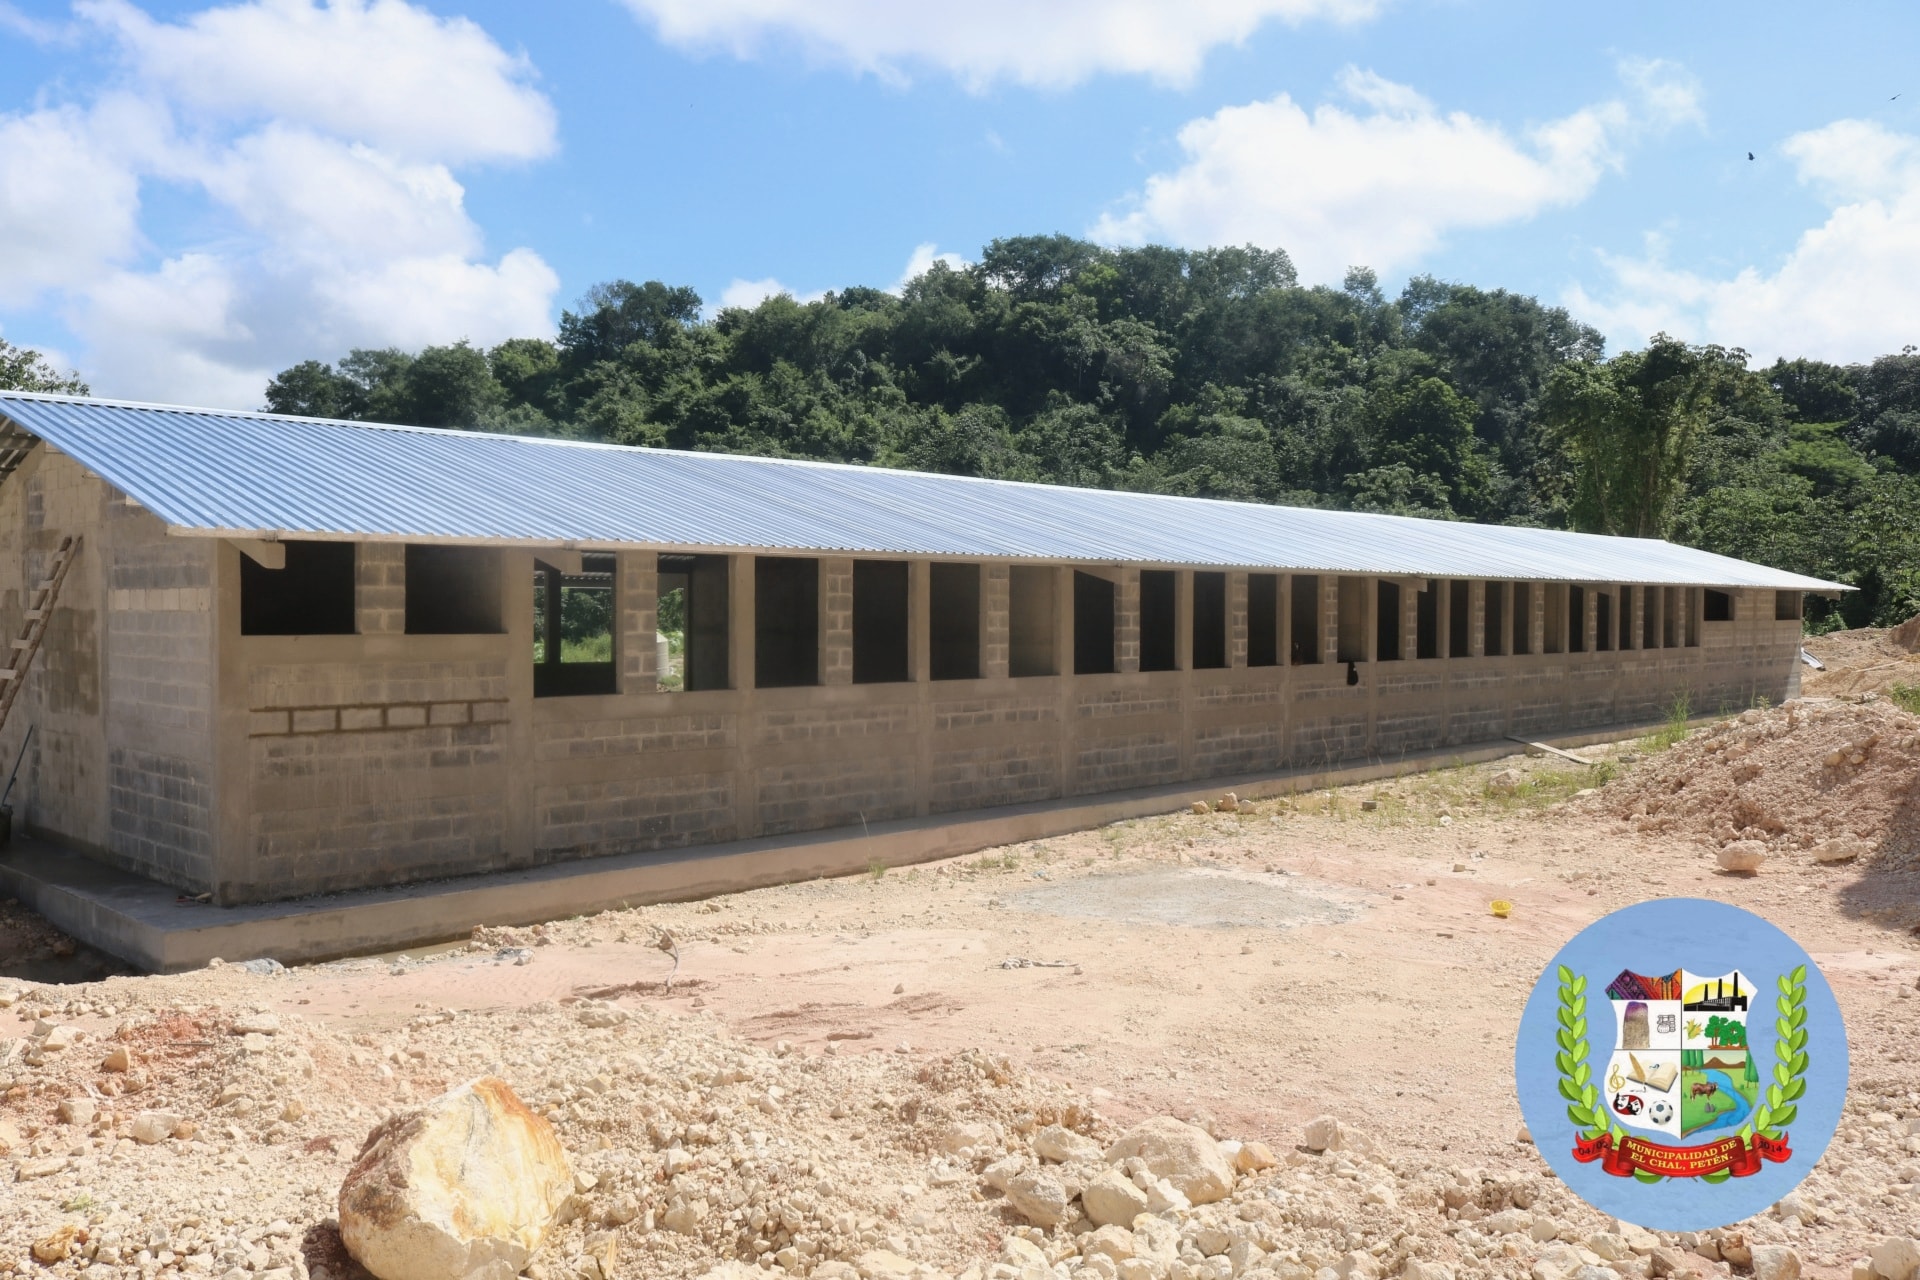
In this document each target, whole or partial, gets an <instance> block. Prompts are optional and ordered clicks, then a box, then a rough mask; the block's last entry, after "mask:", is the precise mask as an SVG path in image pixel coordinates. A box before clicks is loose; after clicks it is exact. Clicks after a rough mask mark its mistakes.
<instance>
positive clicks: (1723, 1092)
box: [1603, 969, 1760, 1140]
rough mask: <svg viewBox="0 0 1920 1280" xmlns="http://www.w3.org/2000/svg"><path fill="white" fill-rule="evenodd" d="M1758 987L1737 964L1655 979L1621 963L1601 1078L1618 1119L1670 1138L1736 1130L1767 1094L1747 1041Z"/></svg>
mask: <svg viewBox="0 0 1920 1280" xmlns="http://www.w3.org/2000/svg"><path fill="white" fill-rule="evenodd" d="M1754 995H1755V989H1754V987H1753V986H1752V985H1751V984H1749V983H1748V982H1747V981H1746V980H1745V979H1743V978H1742V977H1741V975H1740V973H1739V972H1738V971H1737V970H1736V971H1734V972H1732V973H1725V974H1720V975H1717V976H1710V975H1705V974H1696V973H1688V972H1687V971H1686V970H1684V969H1676V970H1675V971H1674V972H1672V973H1669V974H1664V975H1660V976H1656V977H1649V976H1647V975H1645V974H1639V973H1635V972H1633V971H1632V970H1631V969H1623V970H1621V972H1620V976H1619V977H1617V978H1615V979H1614V980H1613V981H1612V982H1611V983H1610V984H1608V986H1607V998H1608V1000H1609V1001H1610V1002H1611V1003H1612V1005H1613V1016H1614V1022H1615V1029H1616V1031H1617V1038H1616V1040H1615V1041H1614V1043H1615V1046H1616V1047H1615V1049H1614V1051H1613V1054H1612V1057H1611V1059H1610V1060H1609V1061H1608V1063H1607V1069H1606V1073H1605V1075H1604V1077H1603V1082H1604V1094H1603V1096H1604V1097H1605V1098H1606V1100H1607V1107H1608V1109H1609V1110H1610V1111H1611V1112H1612V1113H1613V1115H1614V1117H1615V1119H1616V1121H1617V1122H1618V1123H1619V1124H1620V1125H1621V1126H1623V1127H1625V1128H1627V1129H1637V1130H1640V1131H1641V1132H1643V1133H1657V1134H1661V1135H1664V1136H1666V1137H1669V1138H1694V1137H1698V1138H1701V1139H1703V1140H1711V1139H1713V1138H1718V1137H1722V1136H1725V1135H1727V1134H1732V1133H1736V1132H1738V1131H1739V1129H1740V1127H1741V1126H1742V1125H1744V1124H1745V1123H1746V1122H1747V1118H1748V1117H1749V1116H1750V1115H1752V1114H1753V1109H1754V1106H1755V1105H1756V1104H1757V1103H1758V1101H1759V1098H1760V1076H1759V1073H1758V1071H1757V1069H1756V1067H1755V1064H1754V1061H1753V1058H1752V1055H1751V1054H1750V1053H1749V1052H1748V1049H1747V1012H1748V1004H1749V1002H1750V1001H1751V1000H1752V999H1753V997H1754Z"/></svg>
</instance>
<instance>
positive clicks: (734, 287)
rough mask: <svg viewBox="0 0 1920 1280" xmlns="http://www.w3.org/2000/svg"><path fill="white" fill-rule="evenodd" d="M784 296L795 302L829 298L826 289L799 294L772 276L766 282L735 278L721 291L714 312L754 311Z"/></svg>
mask: <svg viewBox="0 0 1920 1280" xmlns="http://www.w3.org/2000/svg"><path fill="white" fill-rule="evenodd" d="M782 294H785V295H786V296H787V297H789V298H792V299H793V300H794V301H795V302H818V301H820V299H822V298H824V297H826V296H827V294H826V291H825V290H824V289H822V290H819V291H817V292H814V293H798V292H796V291H794V290H792V289H789V288H788V287H787V286H786V285H784V284H781V283H780V282H779V281H778V280H776V279H774V278H773V277H772V276H768V277H766V278H765V279H764V280H742V279H741V278H740V277H738V276H735V277H734V278H733V279H732V280H730V281H728V282H727V287H726V288H724V289H722V290H721V291H720V305H719V306H718V307H716V308H713V310H715V311H725V310H727V309H728V308H729V307H744V308H746V309H748V310H752V309H753V308H754V307H757V306H759V305H760V304H761V303H763V302H765V301H766V300H767V299H768V298H777V297H779V296H781V295H782Z"/></svg>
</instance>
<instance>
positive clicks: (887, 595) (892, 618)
mask: <svg viewBox="0 0 1920 1280" xmlns="http://www.w3.org/2000/svg"><path fill="white" fill-rule="evenodd" d="M908 665H909V664H908V660H907V562H906V561H904V560H855V561H854V562H853V682H854V683H855V684H897V683H899V682H901V681H903V680H906V679H907V678H908Z"/></svg>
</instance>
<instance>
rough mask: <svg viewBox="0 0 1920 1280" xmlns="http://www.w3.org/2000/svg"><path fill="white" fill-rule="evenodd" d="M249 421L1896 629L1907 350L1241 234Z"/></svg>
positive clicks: (1041, 244) (637, 297)
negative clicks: (1220, 532) (824, 479)
mask: <svg viewBox="0 0 1920 1280" xmlns="http://www.w3.org/2000/svg"><path fill="white" fill-rule="evenodd" d="M265 401H266V405H267V407H269V408H271V409H273V410H276V411H279V412H284V413H297V414H314V415H320V416H327V417H342V418H355V419H365V420H375V421H387V422H403V423H413V424H419V425H424V426H434V427H464V428H477V429H480V430H487V431H510V432H520V433H531V434H550V435H559V436H567V437H574V438H582V439H593V440H606V441H614V442H618V443H623V444H645V445H662V446H667V447H672V448H682V449H706V450H721V451H727V452H738V453H756V454H770V455H778V456H787V457H803V458H818V459H828V460H833V461H842V462H854V463H868V464H875V465H884V466H897V467H909V468H917V469H923V470H930V471H942V472H951V473H956V474H963V475H979V476H995V477H1005V478H1012V479H1022V480H1035V481H1041V482H1046V483H1056V484H1074V485H1092V486H1100V487H1110V488H1127V489H1141V490H1153V491H1158V492H1165V493H1180V494H1197V495H1204V496H1209V497H1220V498H1232V499H1239V500H1244V501H1253V502H1278V503H1292V504H1299V505H1312V506H1328V507H1345V508H1352V509H1358V510H1371V511H1388V512H1396V513H1403V514H1409V515H1419V516H1429V517H1433V518H1439V519H1459V520H1477V521H1488V522H1498V523H1518V524H1533V525H1544V526H1550V527H1564V528H1579V529H1588V530H1594V531H1598V532H1607V533H1620V534H1629V535H1637V536H1658V537H1668V538H1672V539H1674V540H1676V541H1679V542H1684V543H1687V544H1690V545H1693V546H1699V547H1704V548H1707V549H1709V550H1713V551H1718V552H1723V553H1725V554H1728V555H1734V556H1740V557H1742V558H1745V559H1751V560H1757V561H1761V562H1764V563H1767V564H1771V565H1776V566H1778V567H1781V568H1785V569H1791V570H1794V571H1798V572H1803V573H1810V574H1815V575H1818V576H1821V577H1826V578H1831V579H1835V580H1839V581H1844V582H1848V583H1851V584H1854V585H1856V586H1858V587H1860V588H1861V590H1860V591H1859V592H1857V593H1855V594H1852V595H1849V596H1848V597H1847V598H1846V599H1845V600H1844V601H1843V602H1842V603H1840V604H1839V605H1838V607H1837V610H1836V607H1835V606H1834V605H1832V604H1831V603H1829V602H1823V601H1819V600H1810V604H1809V608H1810V611H1811V612H1810V616H1809V619H1808V621H1809V623H1810V624H1811V625H1812V626H1813V627H1815V628H1816V629H1825V628H1828V627H1832V626H1836V625H1841V624H1842V623H1843V621H1844V623H1845V624H1847V625H1864V624H1868V623H1886V622H1890V621H1894V620H1898V619H1901V618H1905V617H1907V616H1910V615H1912V614H1913V613H1915V612H1916V611H1920V355H1916V354H1915V353H1914V350H1913V348H1911V347H1909V348H1908V349H1906V350H1905V351H1903V352H1901V353H1899V354H1889V355H1884V356H1881V357H1879V358H1878V359H1875V360H1873V361H1872V362H1871V363H1868V364H1859V365H1848V366H1839V365H1833V364H1827V363H1822V362H1820V361H1815V360H1781V361H1778V362H1776V363H1775V364H1773V365H1772V366H1771V367H1769V368H1764V369H1750V368H1748V361H1747V356H1746V353H1744V352H1741V351H1739V350H1729V349H1723V348H1719V347H1713V346H1693V345H1689V344H1685V343H1682V342H1678V341H1674V340H1671V339H1668V338H1665V337H1659V338H1656V339H1654V340H1653V341H1652V342H1651V343H1650V344H1649V346H1648V347H1647V349H1646V350H1644V351H1634V352H1625V353H1621V354H1618V355H1615V356H1613V357H1612V358H1607V357H1606V355H1605V353H1604V351H1603V343H1602V340H1601V337H1600V335H1599V333H1598V332H1597V331H1595V330H1594V329H1592V328H1590V327H1588V326H1586V325H1583V324H1581V323H1579V322H1578V321H1577V320H1575V319H1574V318H1573V317H1571V316H1570V315H1569V314H1568V313H1567V312H1566V311H1565V310H1564V309H1562V308H1559V307H1552V306H1547V305H1544V304H1542V303H1541V302H1539V301H1538V300H1536V299H1534V298H1531V297H1527V296H1524V295H1521V294H1515V293H1510V292H1507V291H1505V290H1500V289H1491V290H1489V289H1481V288H1477V287H1474V286H1471V285H1463V284H1452V283H1447V282H1443V281H1440V280H1435V279H1432V278H1430V277H1421V278H1416V279H1414V280H1413V281H1411V282H1410V283H1409V284H1408V285H1407V286H1406V288H1405V289H1403V290H1402V291H1401V292H1400V294H1399V296H1398V297H1392V298H1390V297H1387V296H1385V295H1384V294H1383V293H1382V291H1381V290H1380V288H1379V286H1378V283H1377V280H1376V278H1375V276H1374V275H1373V273H1372V272H1370V271H1367V270H1364V269H1355V270H1353V271H1352V272H1350V273H1349V274H1348V276H1347V278H1346V281H1345V284H1344V286H1343V287H1341V288H1337V289H1336V288H1328V287H1320V286H1303V285H1301V284H1300V283H1299V282H1298V280H1297V278H1296V276H1295V272H1294V269H1293V265H1292V263H1291V261H1290V260H1289V259H1288V257H1287V255H1286V254H1285V253H1282V252H1278V251H1270V250H1263V249H1257V248H1253V247H1241V248H1217V249H1205V250H1193V251H1188V250H1179V249H1171V248H1164V247H1158V246H1148V247H1144V248H1137V249H1109V248H1104V247H1101V246H1098V245H1094V244H1091V243H1088V242H1085V241H1082V240H1077V239H1073V238H1071V237H1066V236H1026V237H1017V238H1011V239H1004V240H996V241H994V242H993V243H992V244H990V245H988V246H987V247H986V249H985V250H984V251H983V252H982V254H981V255H980V260H979V262H978V263H976V264H974V265H972V266H968V267H965V268H962V269H954V268H950V267H948V266H945V265H944V264H936V265H935V266H934V267H933V268H932V269H931V270H929V271H927V272H926V273H925V274H923V275H921V276H920V277H918V278H917V279H915V280H913V281H911V282H909V283H908V284H907V285H906V286H905V287H904V288H903V289H902V290H901V291H900V293H898V294H894V293H888V292H883V291H881V290H877V289H870V288H849V289H845V290H841V291H838V292H833V293H829V294H826V295H825V296H824V297H822V298H821V299H819V300H817V301H811V302H805V303H802V302H798V301H795V300H794V299H793V298H791V297H788V296H784V295H781V296H776V297H771V298H768V299H767V300H765V301H763V302H761V303H760V304H758V305H757V306H754V307H752V308H729V309H723V310H721V311H719V313H718V314H716V315H713V316H711V317H705V316H703V312H702V300H701V299H700V297H699V296H698V295H697V294H696V293H695V292H694V291H693V290H692V289H689V288H685V287H673V286H668V285H665V284H661V283H659V282H657V281H649V282H647V283H645V284H637V285H636V284H632V283H629V282H627V281H615V282H612V283H609V284H603V285H599V286H596V287H595V288H594V289H592V290H591V291H589V293H588V294H587V296H586V297H585V298H584V299H583V300H582V301H581V302H580V303H579V304H578V305H577V307H576V308H575V309H574V310H570V311H567V312H566V313H564V315H563V317H562V319H561V323H560V327H559V334H558V337H557V338H556V339H554V340H551V341H550V340H547V339H544V338H534V337H528V338H516V339H512V340H509V341H507V342H503V343H501V344H500V345H498V346H496V347H493V348H491V349H489V350H481V349H478V348H475V347H472V346H469V345H467V344H466V343H456V344H454V345H452V346H443V347H429V348H427V349H425V350H423V351H419V352H403V351H398V350H390V349H389V350H355V351H352V352H349V353H347V354H345V355H344V356H339V357H338V358H335V359H333V360H331V361H327V360H321V359H313V360H308V361H305V362H302V363H300V364H297V365H294V366H293V367H291V368H288V369H286V370H284V371H282V372H281V373H279V374H278V375H276V376H275V377H274V378H273V379H272V381H271V383H270V384H269V385H268V386H267V388H266V389H265Z"/></svg>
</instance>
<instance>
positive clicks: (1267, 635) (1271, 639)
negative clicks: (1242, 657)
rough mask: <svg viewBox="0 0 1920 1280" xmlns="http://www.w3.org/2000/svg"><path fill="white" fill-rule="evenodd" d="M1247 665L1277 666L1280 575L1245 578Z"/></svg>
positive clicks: (1278, 659)
mask: <svg viewBox="0 0 1920 1280" xmlns="http://www.w3.org/2000/svg"><path fill="white" fill-rule="evenodd" d="M1247 665H1248V666H1250V667H1276V666H1279V665H1280V575H1279V574H1277V573H1250V574H1248V575H1247Z"/></svg>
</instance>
